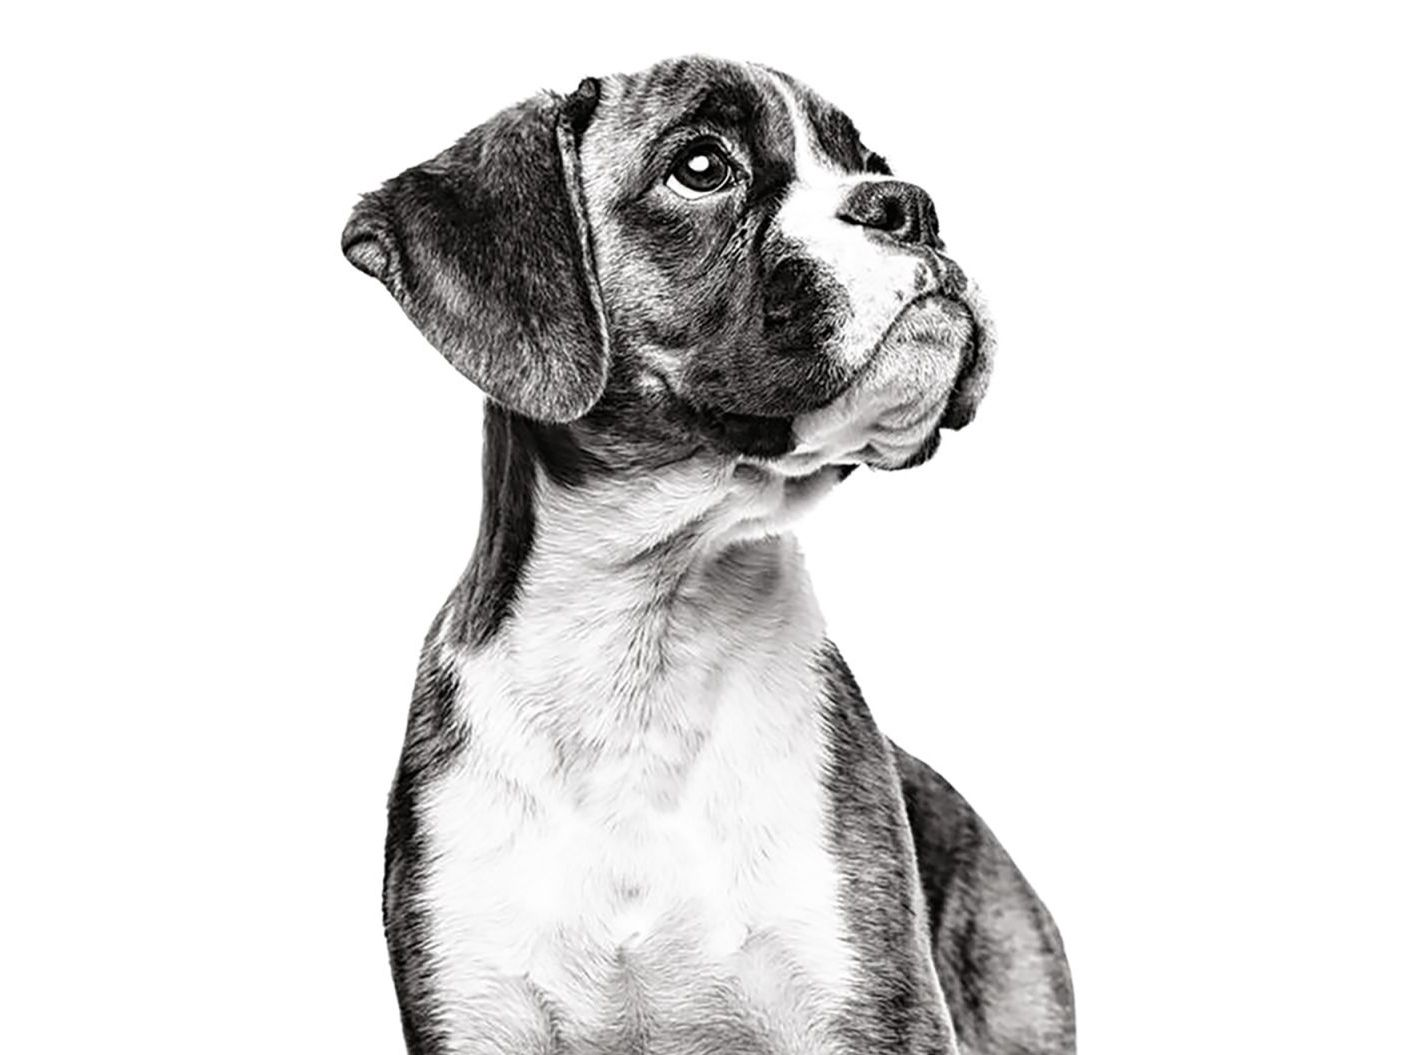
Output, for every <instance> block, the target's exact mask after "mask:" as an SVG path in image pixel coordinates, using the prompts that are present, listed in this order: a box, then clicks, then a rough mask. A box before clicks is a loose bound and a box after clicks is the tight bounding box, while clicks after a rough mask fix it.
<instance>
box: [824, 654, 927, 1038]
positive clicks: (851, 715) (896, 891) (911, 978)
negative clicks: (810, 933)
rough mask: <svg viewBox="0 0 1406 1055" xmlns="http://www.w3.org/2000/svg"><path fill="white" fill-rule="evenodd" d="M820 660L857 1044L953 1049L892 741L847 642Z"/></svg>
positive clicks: (850, 1025)
mask: <svg viewBox="0 0 1406 1055" xmlns="http://www.w3.org/2000/svg"><path fill="white" fill-rule="evenodd" d="M816 663H817V667H818V669H819V671H820V674H821V676H822V677H823V679H824V682H825V691H826V696H827V698H828V700H827V702H828V706H827V707H826V711H825V719H826V724H827V726H828V729H829V739H830V744H831V758H830V767H829V771H828V773H827V775H826V790H827V793H828V799H829V802H830V804H831V809H832V810H833V814H832V817H831V825H830V839H831V845H832V847H833V852H834V854H835V857H836V860H837V861H838V863H839V867H840V872H841V875H842V883H843V885H842V888H841V897H842V904H843V908H844V913H845V918H846V920H847V922H848V925H849V929H850V937H851V940H852V941H853V943H854V946H855V961H856V962H857V963H859V964H861V965H862V968H863V972H864V973H863V977H862V979H861V983H860V984H861V992H860V993H859V994H858V995H857V996H856V997H855V999H854V1000H853V1001H852V1004H851V1007H850V1014H849V1016H848V1019H847V1023H846V1032H847V1034H848V1039H849V1041H850V1043H852V1044H853V1045H854V1050H855V1051H885V1052H905V1053H906V1052H912V1053H918V1052H924V1053H926V1052H939V1051H947V1050H950V1048H949V1045H950V1044H951V1038H950V1037H949V1035H948V1030H947V1024H946V1016H945V1015H944V1013H943V996H942V993H941V992H939V991H938V990H937V988H936V986H935V985H934V979H933V977H932V971H931V969H930V968H929V967H928V958H927V956H926V955H925V951H924V950H923V949H922V948H921V947H920V945H919V944H918V943H919V941H920V940H921V938H920V936H919V929H918V928H917V927H916V926H915V921H916V920H918V919H919V918H920V917H921V915H922V913H923V911H924V909H923V902H922V895H921V893H920V889H919V885H918V876H917V872H916V862H915V861H914V859H913V854H912V851H911V850H910V848H909V834H908V820H907V816H906V814H905V811H904V805H903V799H902V796H901V791H900V788H899V782H898V774H897V771H896V770H895V768H894V762H893V756H892V754H891V753H890V750H889V744H888V741H887V740H885V739H884V737H883V736H882V735H881V734H880V733H879V731H878V729H877V727H876V726H875V725H874V719H873V716H872V715H870V713H869V708H868V707H867V706H866V705H865V703H864V697H863V696H862V695H861V694H860V691H859V686H858V685H857V684H856V683H855V680H854V676H853V675H852V674H851V673H850V671H849V668H848V667H847V666H846V665H845V661H844V660H843V659H842V658H841V657H840V653H839V651H838V650H837V649H836V648H835V647H834V646H833V645H828V646H827V647H826V649H825V651H824V652H823V653H822V654H821V655H819V656H818V657H817V658H816Z"/></svg>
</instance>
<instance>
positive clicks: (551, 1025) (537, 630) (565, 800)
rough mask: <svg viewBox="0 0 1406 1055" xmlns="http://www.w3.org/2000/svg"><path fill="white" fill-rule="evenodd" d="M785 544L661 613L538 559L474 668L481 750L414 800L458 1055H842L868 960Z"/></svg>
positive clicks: (467, 698)
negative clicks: (835, 848) (677, 1054)
mask: <svg viewBox="0 0 1406 1055" xmlns="http://www.w3.org/2000/svg"><path fill="white" fill-rule="evenodd" d="M789 547H790V543H789V542H787V541H782V540H775V539H772V540H768V541H765V542H762V543H758V544H755V545H752V544H749V545H744V546H742V547H737V548H735V549H734V550H731V551H729V553H730V555H729V556H726V557H724V558H723V559H722V561H721V563H717V564H715V565H714V566H713V567H712V570H711V571H709V572H708V573H706V574H702V575H700V576H695V577H693V578H691V579H690V580H689V581H688V582H686V583H683V584H680V585H678V586H677V588H676V589H674V591H673V592H672V593H671V595H670V598H669V603H668V604H667V605H663V606H661V605H659V604H658V603H657V599H656V600H655V601H650V600H645V599H642V598H647V597H649V596H651V595H650V591H649V590H648V589H646V588H644V587H645V586H647V584H644V583H637V584H635V585H637V586H640V587H641V589H639V590H636V589H632V588H631V584H630V582H629V581H628V576H626V578H625V580H624V581H622V582H618V583H617V585H616V588H615V589H614V590H612V591H606V592H604V593H600V592H598V591H594V590H583V589H580V588H579V585H580V576H579V575H576V576H574V577H573V578H575V579H576V582H577V585H578V588H577V589H575V590H568V591H564V592H563V591H559V590H558V589H557V588H556V584H558V583H560V582H562V581H563V576H561V575H559V574H556V570H554V569H553V566H552V562H553V560H554V559H556V558H557V557H558V556H560V557H561V559H566V557H565V555H564V554H558V553H556V551H555V549H554V545H553V539H552V538H551V536H550V533H548V534H547V536H546V537H544V538H541V539H539V545H538V549H537V552H536V555H535V556H536V558H537V559H536V560H535V561H534V564H535V566H536V568H537V569H539V571H538V573H537V574H535V575H532V574H530V575H529V576H528V579H527V580H526V581H525V583H524V586H523V590H522V593H521V595H520V597H519V608H518V611H519V613H520V615H521V618H520V619H518V620H515V621H514V623H513V625H512V627H511V629H510V630H509V631H508V632H506V633H504V634H503V635H502V636H501V637H500V638H499V639H497V640H495V641H494V642H493V643H492V644H491V645H490V646H489V647H487V648H486V649H484V650H483V651H481V652H479V653H477V654H475V655H473V656H470V657H466V658H465V659H464V660H463V665H462V670H461V672H460V679H459V680H460V684H461V685H462V686H463V687H464V688H463V690H462V698H461V699H460V701H459V705H460V707H461V709H462V713H463V715H464V716H465V718H466V720H467V723H468V725H469V728H470V736H469V746H468V748H467V750H466V752H465V754H464V756H463V757H462V758H461V759H460V760H459V761H458V762H457V763H456V764H455V766H454V767H452V768H451V769H450V770H449V771H447V772H446V773H445V774H444V775H443V776H441V777H440V778H438V780H437V782H436V784H435V785H434V786H433V787H432V788H430V789H428V794H427V795H426V796H425V797H424V799H422V802H423V803H424V805H423V807H422V810H423V812H422V817H421V819H422V822H423V825H424V828H423V829H422V830H424V831H426V833H427V835H428V837H429V840H430V854H429V858H428V860H429V862H430V864H429V870H428V875H427V876H426V881H425V885H424V887H423V891H422V907H423V908H424V909H425V910H426V915H427V917H428V918H429V920H430V929H431V945H432V949H433V968H432V969H433V973H434V979H435V989H436V990H437V991H438V992H439V993H441V994H442V997H443V999H442V1003H441V1006H442V1009H443V1011H442V1014H443V1016H444V1018H445V1019H446V1021H444V1023H443V1024H444V1025H445V1026H446V1027H447V1029H446V1032H447V1033H449V1034H451V1035H452V1036H454V1037H455V1038H459V1039H457V1040H456V1041H455V1043H456V1044H457V1045H458V1046H457V1047H454V1048H453V1049H452V1050H456V1051H464V1052H474V1053H479V1052H514V1053H522V1052H542V1053H547V1052H576V1051H582V1052H584V1051H591V1052H612V1051H617V1050H618V1051H648V1052H656V1051H657V1052H673V1051H687V1052H690V1053H698V1055H703V1053H707V1052H716V1053H719V1055H721V1053H722V1052H728V1053H729V1055H745V1053H757V1055H762V1053H767V1055H771V1053H776V1055H781V1053H792V1052H795V1053H800V1052H806V1053H819V1052H826V1051H830V1050H834V1045H833V1041H832V1040H831V1039H830V1038H831V1037H832V1035H833V1027H834V1023H835V1022H836V1019H837V1016H838V1015H839V1014H840V1013H841V1012H842V1008H843V1002H844V1000H845V998H846V996H847V995H848V993H849V992H850V990H851V987H852V982H853V971H854V964H853V963H852V961H851V957H850V952H849V949H848V945H847V943H846V940H845V936H844V925H843V920H842V915H841V910H840V904H839V889H840V883H839V875H838V873H837V868H836V863H835V861H834V859H833V858H832V856H831V855H830V853H829V850H828V846H829V835H828V832H827V824H828V819H827V815H826V796H825V795H824V792H823V781H824V770H825V766H826V764H827V754H828V752H827V747H826V733H825V729H824V726H823V715H822V707H823V690H822V688H821V686H820V685H819V683H818V678H817V676H816V674H815V672H814V670H813V668H812V662H813V656H814V654H815V649H816V647H817V646H818V644H819V642H820V639H821V636H822V633H823V631H822V627H821V623H820V619H819V616H818V613H817V612H816V610H815V606H814V601H813V598H812V596H811V594H810V590H809V586H808V583H807V582H806V581H805V575H804V571H803V570H802V569H801V568H800V566H799V563H798V561H796V559H795V557H794V555H793V554H792V553H791V551H790V548H789ZM579 556H580V555H579V547H578V551H577V552H576V553H575V554H573V555H572V557H571V559H572V560H579ZM557 570H559V569H557ZM640 574H641V575H643V576H646V577H647V576H648V575H650V574H653V573H652V572H649V571H648V570H644V569H642V570H641V571H640ZM718 576H722V577H724V578H725V579H726V583H725V587H726V588H725V589H724V588H723V585H724V584H722V583H720V582H719V581H715V580H716V579H717V577H718ZM651 619H666V620H668V621H669V626H668V627H667V628H660V627H651V625H650V620H651ZM663 630H667V632H662V631H663Z"/></svg>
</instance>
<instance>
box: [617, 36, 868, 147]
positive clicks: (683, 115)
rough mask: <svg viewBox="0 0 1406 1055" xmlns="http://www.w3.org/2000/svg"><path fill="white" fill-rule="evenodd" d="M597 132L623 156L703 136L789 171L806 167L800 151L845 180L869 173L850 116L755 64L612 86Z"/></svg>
mask: <svg viewBox="0 0 1406 1055" xmlns="http://www.w3.org/2000/svg"><path fill="white" fill-rule="evenodd" d="M596 124H599V125H600V126H601V129H602V130H603V131H606V133H607V135H608V136H609V138H610V139H611V140H612V142H613V143H614V145H615V147H616V149H617V150H621V151H647V150H649V149H650V148H651V147H654V146H656V145H659V144H666V143H668V141H669V139H670V137H671V135H673V134H676V133H688V132H696V131H698V130H700V129H701V130H706V131H713V132H716V133H718V134H720V135H724V136H727V137H728V138H730V139H733V140H734V141H736V142H738V143H739V144H740V145H741V146H743V147H745V148H746V149H747V150H748V151H749V152H750V153H751V154H752V155H753V156H754V158H755V159H757V160H767V161H771V162H773V163H778V162H779V163H783V164H785V165H787V166H788V167H790V166H794V164H795V163H796V161H798V160H802V159H798V158H797V151H798V149H799V150H801V151H803V152H804V154H808V155H810V156H812V157H813V158H814V160H817V161H820V162H821V163H823V164H825V165H827V166H828V167H833V168H835V169H838V170H840V171H843V172H860V171H862V170H863V169H864V165H865V150H864V148H863V146H862V145H861V144H860V140H859V133H858V132H857V131H856V129H855V127H854V124H853V123H852V122H851V121H850V119H849V118H848V117H847V116H845V114H844V113H842V112H841V111H840V110H838V109H836V108H835V107H834V106H832V105H830V104H829V103H828V102H826V101H825V100H824V99H822V98H820V96H818V95H816V94H815V92H813V91H811V90H810V89H809V88H807V87H806V86H805V85H803V84H801V83H800V82H799V81H796V80H795V79H794V78H792V77H790V76H788V75H787V74H784V73H781V72H779V71H776V70H772V69H769V68H768V67H765V66H759V65H753V64H750V63H747V64H744V63H738V62H727V61H723V60H719V59H710V58H703V57H688V58H679V59H670V60H668V61H665V62H661V63H659V64H657V65H655V66H652V67H650V68H649V69H647V70H645V71H643V72H641V73H634V74H624V75H620V76H615V77H610V78H607V80H606V81H605V90H604V99H603V105H602V106H601V108H600V110H599V111H598V112H597V115H596V118H595V120H594V121H593V126H594V125H596ZM639 160H640V161H641V162H643V161H645V160H646V159H645V158H644V157H643V156H639ZM802 163H803V162H802Z"/></svg>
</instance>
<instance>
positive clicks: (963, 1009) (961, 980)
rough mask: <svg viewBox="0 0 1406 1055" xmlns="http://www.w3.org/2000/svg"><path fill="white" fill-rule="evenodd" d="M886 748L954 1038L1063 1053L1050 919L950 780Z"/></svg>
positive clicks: (1059, 982) (1064, 979)
mask: <svg viewBox="0 0 1406 1055" xmlns="http://www.w3.org/2000/svg"><path fill="white" fill-rule="evenodd" d="M893 756H894V759H895V761H896V764H897V767H898V773H899V776H900V778H901V780H902V787H903V801H904V806H905V809H906V811H907V814H908V821H909V824H910V826H911V829H912V833H913V844H914V849H915V851H916V854H917V859H918V872H919V875H920V876H921V880H922V890H923V897H924V899H925V901H926V902H927V910H928V927H929V931H930V933H931V935H932V945H933V954H934V959H935V961H936V963H937V973H938V978H939V980H940V981H941V983H942V989H943V992H944V993H945V994H946V996H947V1001H948V1006H949V1009H950V1011H951V1013H952V1020H953V1025H954V1026H955V1028H956V1030H957V1036H958V1038H959V1039H960V1040H961V1042H962V1044H963V1045H964V1047H965V1048H966V1049H967V1050H972V1051H1001V1052H1005V1051H1010V1052H1029V1053H1031V1055H1034V1053H1045V1055H1067V1053H1072V1052H1073V1051H1074V992H1073V987H1072V985H1071V982H1070V978H1069V965H1068V963H1067V962H1066V960H1065V957H1064V947H1063V945H1062V943H1061V942H1060V938H1059V931H1058V929H1057V928H1056V927H1055V924H1054V920H1053V919H1052V918H1051V917H1050V914H1049V912H1048V911H1047V910H1046V909H1045V906H1044V905H1043V904H1042V903H1041V902H1040V899H1039V898H1038V897H1036V896H1035V893H1034V891H1033V890H1031V889H1030V885H1029V884H1028V883H1027V882H1026V881H1025V878H1024V877H1023V876H1022V875H1021V874H1020V870H1019V869H1018V868H1016V866H1015V864H1014V863H1013V862H1012V861H1011V859H1010V856H1009V855H1008V854H1007V853H1006V851H1005V850H1004V849H1003V848H1002V847H1001V844H1000V843H999V842H997V840H996V838H995V836H993V835H992V834H991V832H990V830H989V829H988V828H987V827H986V825H985V824H983V823H982V821H981V819H980V818H979V817H978V816H977V815H976V813H975V811H974V810H973V809H972V808H971V806H969V805H968V804H967V801H966V800H965V799H964V798H962V796H961V795H959V794H958V793H957V792H956V791H955V790H954V789H953V788H952V785H950V784H948V783H947V781H945V780H943V779H942V777H940V776H938V774H936V773H934V772H933V771H932V770H931V769H930V768H928V767H927V766H925V765H924V764H923V763H922V762H920V761H919V760H918V759H916V758H914V757H913V756H911V755H909V754H907V753H906V752H904V751H903V750H901V749H900V748H898V747H894V748H893ZM1016 922H1019V924H1020V925H1019V926H1014V925H1013V923H1016Z"/></svg>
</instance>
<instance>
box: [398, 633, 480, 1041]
mask: <svg viewBox="0 0 1406 1055" xmlns="http://www.w3.org/2000/svg"><path fill="white" fill-rule="evenodd" d="M443 618H444V613H441V615H440V618H439V619H436V620H435V623H434V625H433V626H431V628H430V632H429V635H428V636H427V637H426V639H425V648H424V651H423V652H422V653H421V655H420V669H419V673H418V675H417V677H416V679H415V694H414V697H413V699H412V700H411V703H410V719H409V722H408V724H407V726H406V730H405V746H404V748H403V750H402V752H401V757H400V765H399V766H398V768H397V770H396V776H395V783H394V784H393V785H392V788H391V796H390V803H389V808H388V811H387V812H388V820H389V824H388V827H387V831H386V871H385V879H384V884H383V886H382V898H381V917H382V922H383V924H384V926H385V931H386V944H387V947H388V948H389V951H390V959H391V976H392V978H393V979H394V981H395V989H396V996H397V998H398V1000H399V1003H400V1017H401V1027H402V1029H403V1030H404V1033H405V1043H406V1048H407V1050H408V1051H409V1053H410V1055H435V1053H438V1052H441V1051H443V1050H445V1038H444V1037H443V1036H442V1035H441V1034H440V1032H439V1030H438V1028H437V1023H436V1016H435V994H434V979H433V977H432V974H431V971H432V967H433V955H432V953H431V950H430V948H429V942H430V921H429V919H428V918H427V916H426V913H425V911H424V909H423V908H422V907H421V906H420V904H419V892H420V890H421V888H422V886H423V884H424V881H425V874H426V870H427V868H428V865H429V861H428V854H429V844H428V837H427V835H426V833H425V832H424V831H423V830H422V829H421V826H420V820H419V803H420V795H421V794H422V792H423V791H424V788H425V786H426V783H427V782H428V781H429V780H431V779H433V777H434V776H436V775H437V774H439V773H441V772H443V771H444V769H445V768H446V767H447V766H448V765H449V764H450V762H452V761H453V759H454V758H456V757H457V756H458V755H459V754H460V753H461V752H462V751H463V750H464V748H465V746H466V745H467V743H468V737H469V730H468V729H467V728H465V727H464V726H463V725H461V724H460V723H459V722H458V720H457V717H456V712H455V697H456V694H457V692H458V681H457V678H456V677H455V675H454V673H453V669H452V667H451V666H450V664H449V662H448V661H447V660H445V659H444V658H442V657H441V656H440V654H439V650H438V646H437V645H436V643H435V641H436V638H437V637H438V633H439V626H440V621H441V620H442V619H443Z"/></svg>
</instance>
